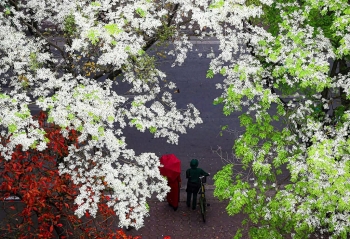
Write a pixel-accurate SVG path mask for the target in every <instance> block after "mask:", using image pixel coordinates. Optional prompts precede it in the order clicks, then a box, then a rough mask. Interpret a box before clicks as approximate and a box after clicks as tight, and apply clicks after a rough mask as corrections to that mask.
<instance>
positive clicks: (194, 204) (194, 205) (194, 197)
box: [186, 192, 197, 210]
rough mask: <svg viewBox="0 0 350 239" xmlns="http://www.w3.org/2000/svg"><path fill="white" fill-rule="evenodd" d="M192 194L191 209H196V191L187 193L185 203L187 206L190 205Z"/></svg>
mask: <svg viewBox="0 0 350 239" xmlns="http://www.w3.org/2000/svg"><path fill="white" fill-rule="evenodd" d="M192 195H193V200H192V209H193V210H195V209H196V206H197V193H192V192H189V193H187V201H186V204H187V207H190V206H191V196H192Z"/></svg>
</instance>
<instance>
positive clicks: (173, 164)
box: [159, 154, 181, 181]
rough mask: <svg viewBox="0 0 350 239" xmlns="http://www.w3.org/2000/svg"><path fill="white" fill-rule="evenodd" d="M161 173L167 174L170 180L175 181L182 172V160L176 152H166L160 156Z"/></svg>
mask: <svg viewBox="0 0 350 239" xmlns="http://www.w3.org/2000/svg"><path fill="white" fill-rule="evenodd" d="M160 163H161V164H162V165H164V166H163V167H159V171H160V174H161V175H163V176H166V177H167V178H168V181H174V180H175V179H176V178H177V177H178V176H179V175H180V173H181V161H180V160H179V159H178V158H176V156H175V155H174V154H165V155H163V156H162V157H161V158H160Z"/></svg>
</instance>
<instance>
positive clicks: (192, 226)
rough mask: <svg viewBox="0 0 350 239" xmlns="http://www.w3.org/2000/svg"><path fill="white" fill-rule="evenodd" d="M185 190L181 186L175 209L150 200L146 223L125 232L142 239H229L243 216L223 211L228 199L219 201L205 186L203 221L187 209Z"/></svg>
mask: <svg viewBox="0 0 350 239" xmlns="http://www.w3.org/2000/svg"><path fill="white" fill-rule="evenodd" d="M185 201H186V192H185V189H181V195H180V204H179V208H178V210H177V211H174V210H173V209H172V208H171V207H169V206H168V203H167V202H166V201H163V202H159V201H156V200H152V201H151V202H149V206H150V217H148V218H146V219H145V226H144V227H143V228H141V229H139V230H135V229H132V230H130V231H128V232H126V233H127V234H128V235H133V236H136V235H139V236H141V238H142V239H163V238H164V236H170V237H171V239H231V238H233V236H234V234H235V233H236V231H237V229H238V228H239V226H240V225H241V224H240V223H241V220H242V216H241V215H236V216H234V217H230V216H228V214H227V213H226V211H225V207H226V205H227V202H220V201H218V199H216V198H214V197H213V190H212V189H207V201H208V203H210V206H209V207H208V212H207V220H206V222H205V223H204V222H203V220H202V217H201V214H200V212H199V207H197V209H196V210H192V209H191V208H187V206H186V202H185Z"/></svg>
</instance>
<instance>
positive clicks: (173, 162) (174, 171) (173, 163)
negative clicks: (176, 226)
mask: <svg viewBox="0 0 350 239" xmlns="http://www.w3.org/2000/svg"><path fill="white" fill-rule="evenodd" d="M160 163H161V164H162V165H163V167H160V168H159V171H160V174H161V175H163V176H165V177H166V178H167V180H168V186H169V187H170V192H169V193H168V194H167V198H166V199H167V201H168V203H169V206H171V207H172V208H173V209H174V211H176V210H177V208H178V207H179V201H180V187H181V177H180V174H181V161H180V160H179V159H178V158H177V157H176V156H175V155H174V154H167V155H163V156H162V157H161V158H160Z"/></svg>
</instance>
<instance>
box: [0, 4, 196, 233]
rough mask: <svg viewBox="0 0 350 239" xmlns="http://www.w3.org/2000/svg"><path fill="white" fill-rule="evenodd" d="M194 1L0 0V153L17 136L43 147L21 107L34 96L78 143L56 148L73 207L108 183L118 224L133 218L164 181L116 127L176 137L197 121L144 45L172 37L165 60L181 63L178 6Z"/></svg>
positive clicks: (37, 128)
mask: <svg viewBox="0 0 350 239" xmlns="http://www.w3.org/2000/svg"><path fill="white" fill-rule="evenodd" d="M201 4H202V3H200V2H199V3H198V4H194V5H191V1H151V0H130V1H124V0H121V1H110V0H101V1H84V0H83V1H66V0H58V1H44V0H26V1H21V0H19V1H13V0H3V1H1V2H0V10H1V13H0V57H1V58H0V79H1V91H2V92H1V94H0V108H1V111H0V125H1V141H2V144H1V145H0V154H1V157H2V159H4V160H12V155H13V153H14V151H15V149H16V147H17V146H19V145H20V146H21V148H22V150H23V151H30V150H31V149H35V150H38V151H43V150H45V149H46V148H47V144H48V143H49V140H48V138H47V137H46V133H47V132H45V130H43V128H42V127H41V125H39V123H38V121H37V120H35V118H33V117H32V115H31V110H30V105H35V106H36V107H38V108H39V109H41V110H43V111H45V112H46V113H47V116H48V120H47V121H48V122H47V123H52V124H55V125H59V126H60V127H61V133H62V134H63V136H65V137H66V138H68V137H69V132H70V131H71V130H75V131H77V132H78V134H79V139H78V140H79V142H80V144H79V145H76V144H71V145H70V146H69V152H68V155H67V156H65V157H64V158H60V157H57V160H58V163H59V164H58V168H59V172H60V174H61V175H65V174H66V175H69V176H70V177H71V178H72V180H73V183H74V184H76V185H79V186H80V192H79V193H78V195H77V196H76V198H75V201H74V203H75V205H76V206H77V209H76V211H75V214H76V215H77V216H78V217H82V216H83V215H85V213H89V215H91V216H95V215H96V212H97V210H98V204H99V202H100V197H101V195H102V193H103V192H104V191H105V190H108V191H111V192H112V194H113V195H112V197H111V198H112V199H111V200H110V201H109V202H108V206H109V207H111V208H113V210H114V211H115V213H116V214H117V216H118V217H119V226H133V227H135V228H139V227H141V226H142V225H143V218H144V216H146V215H148V208H147V203H146V201H147V198H150V197H151V196H152V195H153V194H156V195H157V197H158V198H159V199H163V198H164V197H165V195H166V193H167V191H168V186H167V183H166V180H165V179H164V178H163V177H162V176H161V175H160V174H159V170H158V167H159V166H160V165H159V160H158V156H156V155H155V154H154V153H143V154H141V155H135V153H134V151H133V150H132V149H128V148H127V145H126V143H125V137H124V136H123V129H124V128H125V127H136V128H137V129H138V130H140V131H141V132H144V131H146V130H149V131H150V132H151V133H153V134H154V137H164V138H166V139H167V141H168V142H170V143H177V141H178V137H179V136H178V135H179V134H180V133H186V129H187V128H192V127H194V126H195V125H197V124H199V123H201V122H202V121H201V119H200V118H199V112H198V110H197V109H196V108H195V107H194V106H193V105H191V104H189V105H188V108H187V109H177V108H176V103H175V102H173V101H172V96H171V93H170V92H171V91H173V90H171V89H173V88H175V84H174V83H172V82H168V81H166V75H165V74H164V73H163V72H161V71H160V70H158V69H157V68H156V64H155V58H154V57H152V56H150V55H148V54H147V52H146V50H147V49H148V48H149V47H151V46H152V45H153V44H154V43H156V42H158V43H164V42H166V41H168V40H169V41H170V40H172V41H173V43H174V46H175V51H174V52H175V54H176V55H177V58H176V60H175V62H174V63H175V64H181V63H182V62H183V61H184V59H185V57H186V53H187V51H188V49H189V48H191V44H190V42H189V41H187V37H186V36H185V35H183V34H182V33H181V32H180V30H181V29H182V28H181V25H184V24H185V22H184V21H185V20H186V21H187V19H185V18H183V17H182V15H184V14H185V15H187V16H188V12H189V11H190V10H191V9H200V7H201ZM201 11H202V10H201ZM117 76H119V78H118V80H116V77H117ZM121 84H122V85H124V86H125V85H126V84H127V85H129V88H128V89H127V92H126V91H122V90H119V91H118V89H120V88H118V87H119V85H121ZM123 89H125V87H124V88H123ZM2 183H4V182H3V181H2ZM39 190H40V189H39Z"/></svg>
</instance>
